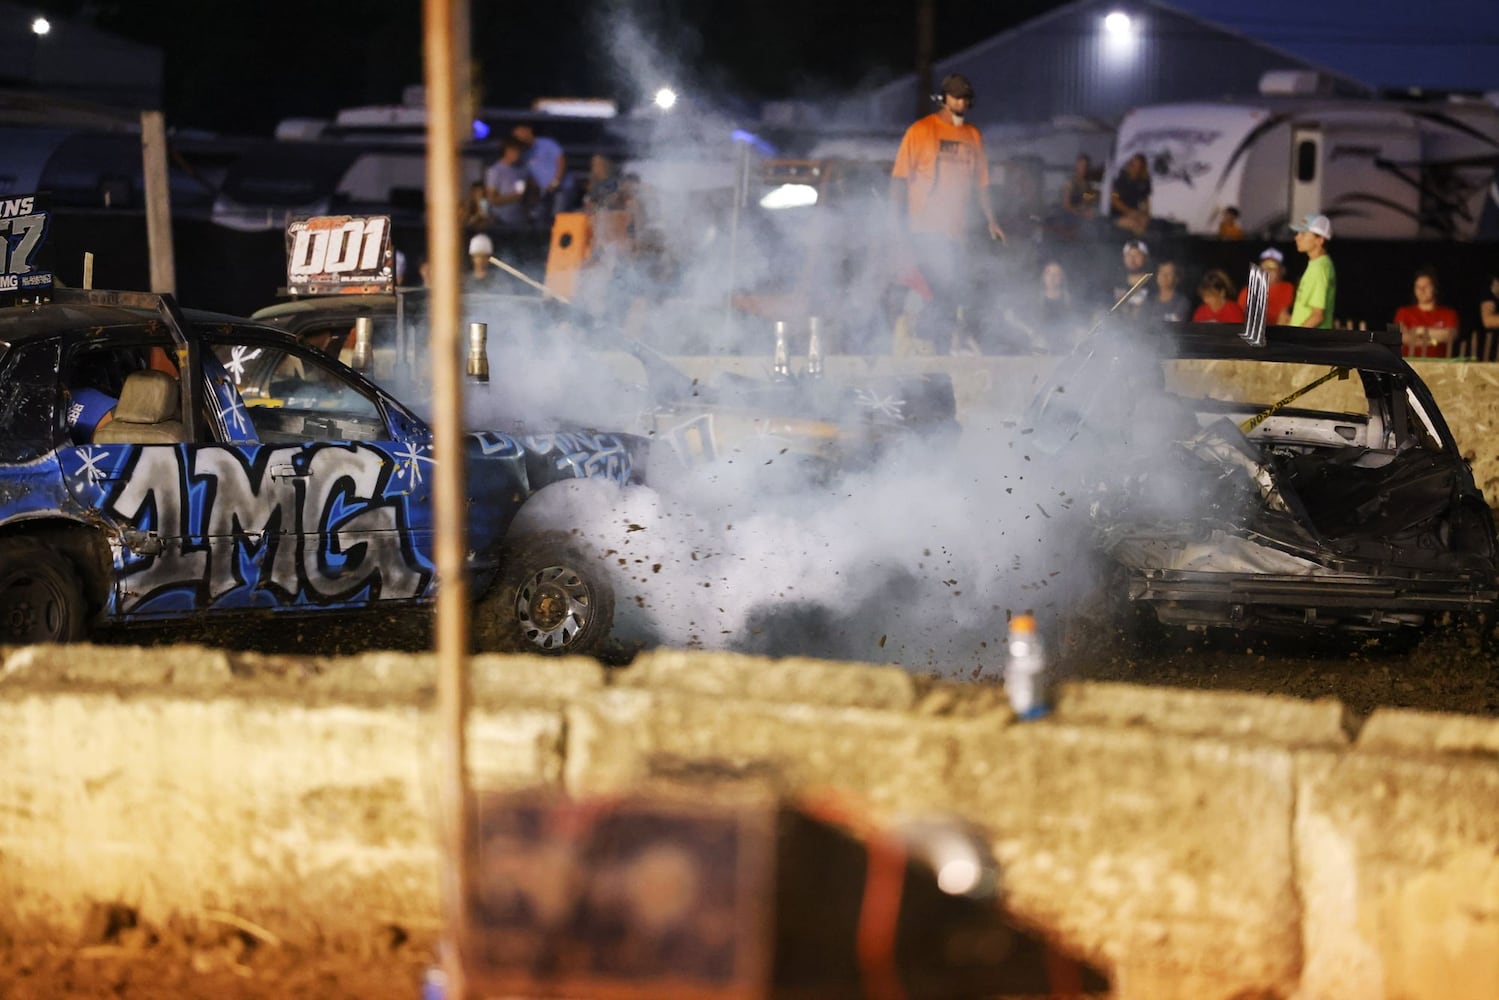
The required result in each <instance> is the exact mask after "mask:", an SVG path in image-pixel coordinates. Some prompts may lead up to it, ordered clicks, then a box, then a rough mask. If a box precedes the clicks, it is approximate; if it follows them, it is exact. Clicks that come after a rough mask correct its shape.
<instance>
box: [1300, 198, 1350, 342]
mask: <svg viewBox="0 0 1499 1000" xmlns="http://www.w3.org/2000/svg"><path fill="white" fill-rule="evenodd" d="M1291 229H1292V231H1293V232H1295V233H1296V249H1297V250H1299V251H1301V252H1302V253H1304V254H1306V257H1307V263H1306V270H1305V271H1304V272H1302V275H1301V281H1300V282H1299V283H1298V284H1297V285H1296V298H1295V300H1294V301H1293V302H1292V304H1291V325H1292V326H1309V327H1317V328H1320V329H1323V330H1331V329H1332V311H1333V306H1334V305H1335V304H1336V302H1337V297H1338V272H1337V271H1336V270H1335V269H1334V268H1333V266H1332V258H1331V257H1330V256H1328V253H1327V243H1328V241H1329V240H1331V239H1332V220H1331V219H1329V218H1328V217H1327V216H1325V215H1308V216H1307V217H1306V218H1304V219H1302V220H1301V221H1300V222H1298V223H1296V224H1295V225H1293V226H1292V227H1291Z"/></svg>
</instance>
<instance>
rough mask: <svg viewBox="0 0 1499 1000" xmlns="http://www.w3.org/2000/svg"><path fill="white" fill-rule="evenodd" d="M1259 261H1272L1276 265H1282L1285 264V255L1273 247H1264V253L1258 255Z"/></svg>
mask: <svg viewBox="0 0 1499 1000" xmlns="http://www.w3.org/2000/svg"><path fill="white" fill-rule="evenodd" d="M1260 260H1273V261H1275V263H1277V264H1284V263H1285V262H1286V255H1285V254H1283V253H1281V252H1280V251H1279V250H1277V249H1275V248H1274V247H1266V248H1265V250H1264V252H1263V253H1261V254H1260Z"/></svg>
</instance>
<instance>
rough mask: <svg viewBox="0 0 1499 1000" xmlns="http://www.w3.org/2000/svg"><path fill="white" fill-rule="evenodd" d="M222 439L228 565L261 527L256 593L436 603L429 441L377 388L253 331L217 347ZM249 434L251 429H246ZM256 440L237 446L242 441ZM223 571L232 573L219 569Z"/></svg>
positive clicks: (217, 462) (302, 599) (217, 508)
mask: <svg viewBox="0 0 1499 1000" xmlns="http://www.w3.org/2000/svg"><path fill="white" fill-rule="evenodd" d="M204 358H205V361H204V364H205V367H206V368H207V367H216V368H217V371H216V372H211V373H210V377H209V382H210V384H211V385H213V386H214V396H213V398H214V400H215V406H216V407H217V408H218V410H219V411H220V412H221V413H222V414H223V417H222V421H220V420H219V419H218V418H216V419H215V421H214V423H215V433H216V434H217V435H219V436H221V437H223V438H224V439H225V440H226V443H227V444H228V445H229V446H228V447H226V448H224V449H221V450H219V451H218V452H216V453H215V454H213V455H211V456H209V455H202V454H200V455H199V458H198V462H197V465H196V467H195V479H196V481H197V482H199V483H201V484H202V485H203V487H204V488H205V490H207V491H208V493H209V495H210V499H209V500H207V509H206V511H205V516H206V519H207V525H208V530H209V533H210V534H211V535H214V536H215V537H217V538H221V539H224V540H225V543H224V546H223V548H224V549H225V553H226V554H225V555H224V556H222V557H221V558H220V561H221V563H223V564H224V565H225V566H228V565H230V564H232V563H234V562H237V561H240V560H243V559H244V557H245V551H246V548H247V547H246V546H245V545H244V544H243V543H241V542H239V541H238V540H237V533H238V532H240V531H242V530H244V528H245V527H246V526H254V528H255V530H257V531H259V532H261V533H262V534H263V536H264V538H265V540H264V542H262V543H261V544H260V547H259V552H260V566H259V567H258V581H259V589H260V590H262V591H265V592H268V593H271V594H274V595H275V598H276V601H277V603H278V605H280V606H287V607H299V608H310V607H357V606H363V605H366V604H368V603H371V602H375V601H405V600H417V599H422V598H426V597H428V596H430V594H431V592H432V588H433V585H434V574H433V571H432V566H433V564H432V552H431V542H432V511H431V478H432V477H431V463H432V458H431V437H430V435H429V434H427V433H426V431H425V428H423V427H421V426H420V424H419V423H418V422H416V421H415V420H414V418H410V417H409V416H407V415H405V414H404V413H395V412H393V410H394V406H393V404H391V403H390V402H389V401H387V400H385V399H384V398H383V397H382V395H381V394H380V393H379V391H378V390H377V389H376V388H375V387H374V386H372V385H371V384H370V383H368V382H365V381H364V380H363V379H361V378H359V377H358V376H357V375H356V374H354V373H353V372H352V371H350V370H349V369H347V368H345V367H343V366H342V365H339V364H337V363H336V362H334V361H333V360H332V359H331V358H329V357H328V356H326V355H324V354H322V353H321V352H320V351H318V350H317V349H315V348H313V347H310V346H306V345H299V344H294V343H291V342H290V341H289V340H283V339H280V338H275V337H270V336H267V335H265V334H259V333H257V332H256V331H251V330H240V331H229V332H228V333H224V334H219V335H217V336H214V337H212V338H211V339H210V340H209V342H208V344H207V347H206V349H205V351H204ZM242 424H243V425H248V428H249V429H248V431H246V430H243V429H240V427H241V425H242ZM251 435H253V441H245V440H241V441H233V440H230V439H232V438H234V437H236V436H239V437H250V436H251ZM220 571H222V567H221V568H220Z"/></svg>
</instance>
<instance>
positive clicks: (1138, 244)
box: [1124, 240, 1150, 257]
mask: <svg viewBox="0 0 1499 1000" xmlns="http://www.w3.org/2000/svg"><path fill="white" fill-rule="evenodd" d="M1124 249H1125V250H1138V251H1140V252H1141V253H1143V254H1144V255H1145V256H1147V257H1149V256H1150V247H1149V246H1147V245H1146V244H1145V241H1144V240H1130V241H1129V242H1128V243H1126V244H1124Z"/></svg>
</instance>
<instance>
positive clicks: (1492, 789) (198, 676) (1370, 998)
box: [0, 647, 1499, 1000]
mask: <svg viewBox="0 0 1499 1000" xmlns="http://www.w3.org/2000/svg"><path fill="white" fill-rule="evenodd" d="M433 676H434V670H433V664H432V662H431V660H430V658H428V657H420V656H401V655H394V654H382V655H369V656H363V657H357V658H351V659H346V660H337V661H307V662H302V661H297V660H294V659H291V658H286V657H262V656H256V655H252V654H233V655H226V654H224V653H220V652H205V651H203V650H198V649H193V648H190V647H178V648H172V649H166V650H163V649H153V650H135V649H125V648H105V647H73V648H28V649H19V650H9V651H5V653H4V660H3V667H0V748H3V759H4V760H5V762H6V765H7V766H6V767H5V769H4V771H3V772H0V934H8V935H11V936H14V937H17V938H29V937H35V936H41V935H50V936H53V937H56V936H59V935H61V936H62V937H63V939H66V937H67V936H68V935H70V934H75V933H77V929H78V927H79V925H80V923H81V922H82V921H83V920H84V919H85V915H86V914H87V912H88V910H89V907H90V905H91V904H92V903H95V902H108V903H122V904H125V905H128V906H131V907H134V908H136V909H137V911H138V912H139V913H140V915H141V916H142V917H143V918H144V919H145V920H147V921H150V922H153V923H166V922H168V921H173V920H177V921H180V920H183V919H192V918H195V917H202V916H204V915H210V916H211V915H213V914H215V913H217V914H221V915H222V914H232V915H233V916H234V917H235V918H237V919H242V920H250V921H253V922H254V923H256V924H259V925H261V926H263V927H265V928H267V929H268V930H270V931H271V932H273V933H275V934H276V935H278V936H279V937H281V938H282V939H284V940H288V941H295V942H301V943H311V944H316V943H319V942H321V943H329V942H339V941H358V940H360V939H365V940H368V938H369V936H371V935H378V934H383V933H388V928H390V927H401V928H403V929H405V930H406V931H407V932H408V933H410V932H422V931H424V930H425V931H426V932H428V933H430V932H431V931H432V929H433V928H435V927H436V920H437V912H438V910H437V896H436V891H437V890H436V886H437V866H438V859H437V854H436V850H435V846H434V843H435V836H434V833H433V829H434V826H433V821H432V816H431V812H430V810H431V806H432V803H433V801H434V792H433V789H432V788H431V786H430V784H429V776H430V775H431V774H432V773H433V772H434V769H433V768H432V766H431V763H432V761H433V759H434V758H433V747H434V739H435V734H434V731H433V712H432V708H433V700H434V692H433V687H432V684H433V681H432V678H433ZM474 677H475V712H474V716H473V723H472V725H471V728H470V743H471V754H472V763H473V769H474V772H475V775H476V783H477V784H479V785H481V786H483V787H492V788H502V787H514V786H521V785H529V784H538V783H539V784H544V785H549V786H553V787H562V788H566V789H568V790H569V791H572V792H576V793H596V792H607V791H617V790H620V789H624V788H630V787H638V786H640V785H641V784H645V785H647V786H650V787H661V786H666V785H677V786H681V785H683V784H684V783H690V782H695V781H699V780H701V779H700V778H697V777H693V775H694V773H695V772H694V771H693V769H691V768H683V767H682V766H681V764H682V762H683V761H694V762H703V761H713V762H716V763H717V764H719V765H721V768H722V769H723V770H724V771H727V772H730V773H735V772H738V773H743V772H754V773H757V774H761V775H763V774H766V773H770V774H773V775H775V776H776V780H777V781H778V782H779V783H780V784H781V785H782V786H783V787H784V788H785V789H787V790H791V791H795V792H815V791H817V790H820V789H830V788H836V789H839V790H841V792H842V793H843V794H845V795H848V796H852V797H853V798H854V799H855V800H856V801H859V802H862V803H863V804H864V807H865V808H866V809H867V810H868V812H869V814H870V815H871V817H872V818H874V819H876V820H880V819H888V818H889V817H891V816H893V815H894V814H896V813H902V814H913V813H915V814H919V813H923V812H927V811H940V812H948V813H956V814H959V815H962V816H966V817H968V818H970V819H972V820H974V821H975V822H977V823H979V824H980V825H982V826H983V827H984V828H985V829H986V830H988V831H989V833H990V835H991V839H992V843H993V845H994V848H995V851H996V854H997V856H998V857H999V859H1000V861H1001V863H1002V865H1003V868H1004V882H1005V888H1006V893H1007V896H1008V900H1009V903H1010V905H1011V906H1012V907H1013V908H1014V909H1015V910H1016V911H1017V912H1018V913H1020V914H1022V915H1023V916H1026V917H1028V918H1030V919H1032V920H1035V921H1037V922H1039V923H1040V924H1042V925H1043V926H1045V927H1048V928H1050V929H1051V931H1052V933H1053V934H1054V935H1055V936H1056V937H1057V938H1058V940H1060V941H1062V942H1064V943H1065V944H1067V945H1068V946H1070V947H1072V948H1075V949H1077V950H1079V951H1081V952H1082V953H1084V954H1086V955H1088V956H1090V957H1092V958H1094V959H1095V960H1098V961H1101V962H1103V963H1105V964H1107V965H1108V966H1110V967H1111V968H1113V969H1114V971H1115V976H1116V981H1117V983H1118V986H1119V991H1118V995H1119V996H1121V997H1125V998H1151V1000H1169V998H1174V997H1180V998H1192V1000H1212V998H1224V1000H1227V998H1231V997H1235V996H1246V995H1253V996H1279V997H1287V998H1288V997H1291V996H1293V995H1294V996H1296V997H1297V998H1298V1000H1323V998H1326V1000H1333V998H1348V997H1359V998H1366V1000H1378V998H1382V997H1387V998H1391V1000H1393V998H1396V997H1400V998H1406V1000H1421V998H1437V997H1441V998H1444V1000H1454V998H1474V1000H1477V998H1485V1000H1488V998H1492V997H1494V996H1499V851H1496V849H1495V845H1496V844H1499V721H1494V720H1484V719H1474V718H1464V717H1441V716H1430V715H1419V714H1415V713H1409V712H1397V711H1388V712H1380V713H1377V714H1376V715H1374V716H1373V717H1372V718H1370V719H1369V720H1368V721H1367V723H1366V724H1365V725H1364V726H1363V727H1362V728H1361V730H1360V731H1359V732H1357V734H1356V735H1350V733H1349V727H1348V724H1347V721H1346V720H1345V717H1344V712H1343V710H1342V707H1341V706H1340V705H1339V704H1337V703H1336V702H1330V701H1321V702H1303V701H1296V700H1292V699H1283V698H1268V697H1258V696H1250V695H1238V694H1230V693H1200V692H1186V691H1174V690H1157V689H1145V688H1134V687H1128V686H1122V685H1101V684H1085V685H1076V686H1072V687H1069V688H1067V689H1066V690H1065V692H1064V695H1063V697H1062V699H1061V703H1060V705H1059V708H1058V711H1057V712H1056V713H1055V715H1054V717H1052V718H1051V719H1048V720H1046V721H1043V722H1039V723H1027V724H1017V723H1016V722H1015V721H1014V719H1013V718H1012V716H1011V714H1010V712H1009V710H1008V708H1007V707H1006V706H1005V704H1004V702H1003V698H1002V693H1001V692H1000V691H998V689H996V688H993V687H987V686H982V685H963V686H959V685H946V684H941V683H938V682H935V681H928V680H924V679H921V678H914V677H912V676H911V675H909V674H907V673H905V672H903V671H901V670H899V669H894V668H875V667H865V666H859V665H847V664H828V663H820V662H816V661H807V660H781V661H769V660H760V659H753V658H746V657H736V656H729V655H717V654H707V653H685V652H658V653H655V654H652V655H650V656H648V657H645V658H644V659H643V660H642V661H640V662H638V663H637V664H636V665H634V666H631V667H630V668H628V669H625V670H619V671H613V672H605V671H603V670H602V669H600V668H599V667H598V666H597V665H596V664H594V663H592V662H591V661H579V660H570V661H552V660H542V659H538V658H530V657H508V658H502V657H486V658H481V659H478V660H475V661H474ZM688 787H689V788H691V789H692V790H693V791H694V793H695V794H703V793H704V792H703V788H702V787H701V786H692V785H688ZM1255 990H1258V991H1260V992H1253V991H1255Z"/></svg>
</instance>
